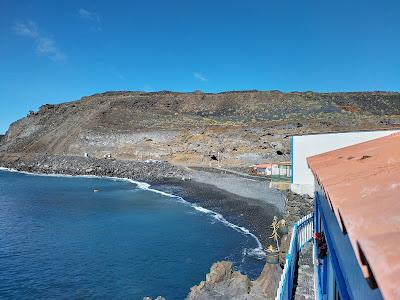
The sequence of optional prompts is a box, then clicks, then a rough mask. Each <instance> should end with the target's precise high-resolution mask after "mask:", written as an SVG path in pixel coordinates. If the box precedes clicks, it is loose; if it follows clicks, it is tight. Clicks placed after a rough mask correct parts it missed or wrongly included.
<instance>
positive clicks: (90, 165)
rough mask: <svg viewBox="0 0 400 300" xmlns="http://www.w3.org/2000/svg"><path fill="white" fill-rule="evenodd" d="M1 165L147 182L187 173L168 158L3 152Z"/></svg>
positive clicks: (55, 172) (35, 171)
mask: <svg viewBox="0 0 400 300" xmlns="http://www.w3.org/2000/svg"><path fill="white" fill-rule="evenodd" d="M0 167H6V168H12V169H16V170H18V171H25V172H32V173H41V174H65V175H96V176H109V177H120V178H130V179H136V180H143V181H148V182H157V181H163V180H166V179H168V178H175V179H179V180H180V179H182V178H185V176H186V177H187V171H185V170H184V169H181V168H178V167H175V166H173V165H171V164H169V163H168V162H165V161H132V160H129V161H124V160H113V159H97V158H91V157H79V156H62V155H43V154H30V155H28V154H24V155H21V154H9V153H0Z"/></svg>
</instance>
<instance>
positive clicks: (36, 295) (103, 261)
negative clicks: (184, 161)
mask: <svg viewBox="0 0 400 300" xmlns="http://www.w3.org/2000/svg"><path fill="white" fill-rule="evenodd" d="M95 190H98V191H97V192H95ZM262 254H263V252H262V251H261V248H260V243H259V241H258V240H257V239H256V238H255V236H254V235H252V234H251V233H250V232H248V231H247V230H246V229H245V228H242V227H239V226H236V225H234V224H231V223H229V222H228V221H226V220H225V219H224V218H223V217H222V215H220V214H218V213H214V212H212V211H209V210H207V209H203V208H201V207H198V206H196V205H193V204H190V203H189V202H186V201H185V200H183V199H182V198H180V197H177V196H173V195H169V194H166V193H163V192H158V191H155V190H152V189H151V188H150V187H149V185H147V184H144V183H138V182H133V181H127V180H116V179H105V178H88V177H56V176H37V175H30V174H24V173H17V172H9V171H4V170H0V298H2V299H3V298H7V299H60V298H74V299H76V298H81V299H83V298H84V299H94V298H96V299H143V297H144V296H150V297H156V296H158V295H161V296H164V297H166V298H167V299H184V298H185V297H186V296H187V294H188V293H189V291H190V287H191V286H193V285H195V284H198V283H200V281H201V280H204V278H205V274H206V273H208V272H209V269H210V266H211V265H212V263H214V262H216V261H218V260H224V259H227V260H231V261H233V263H234V267H235V269H236V270H240V271H241V272H242V273H244V274H247V275H248V276H249V277H250V278H253V279H254V278H255V277H257V276H258V275H259V274H260V272H261V270H262V267H263V263H264V260H263V255H262Z"/></svg>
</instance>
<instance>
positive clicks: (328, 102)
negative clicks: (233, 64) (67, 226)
mask: <svg viewBox="0 0 400 300" xmlns="http://www.w3.org/2000/svg"><path fill="white" fill-rule="evenodd" d="M399 125H400V94H399V93H389V92H368V93H313V92H305V93H298V92H293V93H281V92H279V91H269V92H259V91H243V92H226V93H219V94H208V93H201V92H196V93H173V92H155V93H142V92H107V93H103V94H95V95H92V96H89V97H83V98H82V99H80V100H79V101H74V102H69V103H63V104H58V105H50V104H47V105H44V106H42V107H41V108H40V109H39V111H37V112H31V113H30V114H29V115H28V116H27V117H25V118H23V119H21V120H18V121H16V122H15V123H13V124H12V125H11V126H10V128H9V130H8V131H7V133H6V135H5V137H4V138H2V139H1V140H0V151H6V152H9V153H21V152H22V153H49V154H67V155H79V156H81V155H83V153H84V152H87V153H89V154H90V155H91V156H94V157H103V156H104V155H107V154H111V155H112V156H113V157H115V158H121V159H163V160H168V161H170V162H172V163H175V164H186V165H209V164H210V163H213V162H214V163H215V162H216V160H220V164H222V165H226V166H244V165H248V164H251V163H255V162H260V161H268V160H278V161H279V160H287V159H288V156H289V154H290V141H289V136H290V135H293V134H301V133H310V132H327V131H347V130H355V129H372V128H388V127H394V126H399Z"/></svg>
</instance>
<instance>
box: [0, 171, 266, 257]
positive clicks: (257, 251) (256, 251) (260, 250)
mask: <svg viewBox="0 0 400 300" xmlns="http://www.w3.org/2000/svg"><path fill="white" fill-rule="evenodd" d="M0 171H5V172H15V173H20V174H26V175H31V176H50V177H59V178H96V179H106V180H114V181H126V182H129V183H133V184H135V185H136V186H137V188H139V189H142V190H146V191H151V192H153V193H158V194H161V195H164V196H167V197H170V198H174V199H178V200H179V201H180V202H181V203H183V204H185V205H189V206H191V207H192V208H193V209H195V210H197V211H199V212H201V213H204V214H209V215H212V217H213V218H214V219H216V220H217V221H218V222H221V223H223V224H224V225H225V226H227V227H230V228H232V229H234V230H236V231H237V232H240V233H241V234H244V235H249V236H251V237H252V238H253V239H254V240H255V241H256V243H257V246H258V247H257V248H253V249H250V251H247V252H246V253H244V254H243V255H249V256H253V257H256V258H257V259H259V260H262V259H264V258H265V255H266V253H265V251H264V247H263V246H262V243H261V241H260V240H259V238H258V237H257V236H256V235H255V234H254V233H252V232H251V231H250V230H249V229H248V228H246V227H244V226H240V225H237V224H235V223H232V222H230V221H228V220H227V219H226V218H225V217H224V216H223V214H222V213H219V212H216V211H213V210H211V209H208V208H206V207H202V206H200V205H199V204H197V203H196V202H192V201H189V200H187V199H185V198H184V197H182V196H181V195H176V194H173V193H169V192H167V191H163V190H160V189H157V188H153V185H152V184H150V183H147V182H143V181H138V180H134V179H130V178H123V177H115V176H98V175H71V174H58V173H50V174H49V173H39V172H28V171H21V170H17V169H14V168H7V167H0ZM184 182H185V181H182V183H184ZM179 183H180V182H178V181H177V180H176V181H175V182H174V184H175V185H178V184H179ZM165 185H167V186H170V185H171V183H168V184H166V183H157V184H155V186H156V187H160V188H161V189H162V188H163V187H164V188H165ZM247 250H249V249H247Z"/></svg>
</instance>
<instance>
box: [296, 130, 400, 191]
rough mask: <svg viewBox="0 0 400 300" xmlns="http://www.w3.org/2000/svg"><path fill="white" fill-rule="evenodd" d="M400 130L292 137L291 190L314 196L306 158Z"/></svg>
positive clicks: (311, 176)
mask: <svg viewBox="0 0 400 300" xmlns="http://www.w3.org/2000/svg"><path fill="white" fill-rule="evenodd" d="M398 131H400V130H379V131H357V132H345V133H326V134H312V135H299V136H293V137H292V184H291V190H292V191H293V192H295V193H298V194H309V195H310V196H313V194H314V176H313V174H312V173H311V170H310V169H309V168H308V165H307V160H306V158H307V157H309V156H313V155H316V154H320V153H324V152H328V151H331V150H335V149H338V148H343V147H346V146H350V145H354V144H358V143H362V142H365V141H369V140H372V139H376V138H379V137H383V136H387V135H389V134H392V133H395V132H398Z"/></svg>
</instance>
